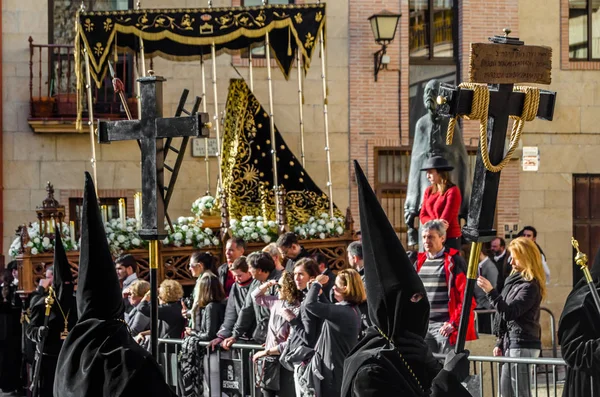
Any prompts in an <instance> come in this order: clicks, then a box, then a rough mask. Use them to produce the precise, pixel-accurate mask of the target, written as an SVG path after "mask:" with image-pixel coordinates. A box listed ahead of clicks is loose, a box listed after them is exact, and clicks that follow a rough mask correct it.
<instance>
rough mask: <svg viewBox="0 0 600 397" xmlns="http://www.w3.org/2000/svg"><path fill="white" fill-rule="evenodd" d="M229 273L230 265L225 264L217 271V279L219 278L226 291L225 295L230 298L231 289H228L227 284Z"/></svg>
mask: <svg viewBox="0 0 600 397" xmlns="http://www.w3.org/2000/svg"><path fill="white" fill-rule="evenodd" d="M227 272H229V265H227V262H225V263H223V264H222V265H221V266H219V269H218V271H217V273H218V274H217V277H218V278H219V281H220V282H221V285H222V286H223V289H224V290H225V295H226V296H229V292H230V291H231V288H232V287H233V286H231V287H229V289H227V287H226V285H225V283H227Z"/></svg>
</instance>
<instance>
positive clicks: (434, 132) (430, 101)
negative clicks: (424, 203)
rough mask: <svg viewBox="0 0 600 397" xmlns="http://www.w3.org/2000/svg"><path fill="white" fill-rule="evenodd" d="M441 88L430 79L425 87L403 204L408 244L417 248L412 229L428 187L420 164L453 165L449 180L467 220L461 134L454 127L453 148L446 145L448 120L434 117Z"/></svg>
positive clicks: (468, 188) (468, 185) (468, 184)
mask: <svg viewBox="0 0 600 397" xmlns="http://www.w3.org/2000/svg"><path fill="white" fill-rule="evenodd" d="M439 88H440V82H439V81H438V80H430V81H429V82H428V83H427V85H426V86H425V91H424V93H423V101H424V103H425V108H426V109H427V114H426V115H424V116H422V117H421V118H420V119H419V120H418V121H417V124H416V126H415V136H414V141H413V147H412V153H411V161H410V171H409V174H408V186H407V189H406V201H405V203H404V219H405V221H406V226H407V227H408V245H409V246H411V245H417V244H418V243H419V241H420V239H419V238H418V235H417V234H418V232H417V231H418V229H419V228H418V227H417V228H415V225H414V219H415V218H416V217H418V216H419V211H420V209H421V200H422V199H423V194H424V192H425V189H427V187H428V186H429V182H428V181H427V176H426V174H425V172H423V171H421V168H422V165H423V163H425V161H426V160H427V159H428V158H430V157H433V156H442V157H444V158H445V159H446V160H448V162H449V163H450V164H451V165H452V166H454V170H453V171H452V173H451V175H452V181H453V182H454V183H456V185H457V186H458V188H459V189H460V193H461V195H462V204H461V208H460V213H459V216H460V218H466V216H467V212H468V208H469V200H470V196H471V194H470V193H471V182H470V181H469V180H468V175H469V169H468V157H467V149H466V148H465V144H464V142H463V137H462V132H461V130H460V128H459V126H458V125H457V126H456V129H455V132H454V140H453V142H452V145H450V146H447V145H446V132H447V130H448V119H447V118H444V117H440V116H438V114H437V102H436V99H437V96H438V91H439Z"/></svg>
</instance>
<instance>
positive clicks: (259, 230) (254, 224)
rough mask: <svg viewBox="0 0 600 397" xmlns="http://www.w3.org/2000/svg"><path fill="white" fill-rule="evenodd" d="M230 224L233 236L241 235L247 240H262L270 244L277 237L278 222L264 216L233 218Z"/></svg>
mask: <svg viewBox="0 0 600 397" xmlns="http://www.w3.org/2000/svg"><path fill="white" fill-rule="evenodd" d="M229 224H230V228H231V232H232V234H233V236H235V237H241V238H243V239H244V240H246V241H247V242H249V241H261V242H263V243H266V244H268V243H270V242H271V241H273V240H275V239H277V224H276V223H275V222H274V221H269V220H266V219H265V218H263V217H262V216H251V215H246V216H243V217H242V220H241V221H238V220H237V219H231V220H230V222H229Z"/></svg>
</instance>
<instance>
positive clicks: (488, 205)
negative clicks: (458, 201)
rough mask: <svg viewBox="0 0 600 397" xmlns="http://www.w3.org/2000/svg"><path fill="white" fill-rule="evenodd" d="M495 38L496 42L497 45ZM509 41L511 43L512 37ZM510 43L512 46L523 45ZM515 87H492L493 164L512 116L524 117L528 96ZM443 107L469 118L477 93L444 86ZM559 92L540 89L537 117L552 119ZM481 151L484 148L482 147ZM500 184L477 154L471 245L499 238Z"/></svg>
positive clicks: (444, 112)
mask: <svg viewBox="0 0 600 397" xmlns="http://www.w3.org/2000/svg"><path fill="white" fill-rule="evenodd" d="M496 38H497V40H500V41H499V42H497V43H506V38H505V37H500V36H496ZM494 40H495V39H492V41H493V42H496V41H494ZM508 40H511V39H510V38H509V39H508ZM514 40H517V41H516V42H515V41H513V42H510V41H509V42H508V43H509V44H516V43H520V44H521V45H522V44H523V42H521V41H518V39H514ZM513 87H514V84H496V85H490V86H489V90H490V102H489V109H488V124H487V134H488V148H489V158H490V162H491V163H492V164H498V163H500V161H502V159H503V157H504V144H505V140H506V130H507V127H508V120H509V116H521V114H522V111H523V104H524V102H525V94H524V93H522V92H514V91H513ZM440 98H443V99H442V102H443V104H442V105H441V106H440V108H439V114H440V115H442V116H446V117H455V116H456V115H468V114H470V113H471V104H472V100H473V91H471V90H468V89H461V88H459V87H453V86H449V85H446V84H442V85H441V86H440V91H439V97H438V101H439V99H440ZM555 101H556V92H552V91H546V90H540V105H539V108H538V112H537V118H540V119H543V120H549V121H551V120H552V117H553V114H554V104H555ZM480 149H481V148H480ZM499 185H500V172H491V171H488V170H487V169H486V168H485V165H484V164H483V160H482V157H481V150H478V151H477V159H476V163H475V172H474V175H473V186H472V188H471V201H470V203H469V215H468V217H467V225H466V226H465V227H464V228H463V235H464V237H465V238H466V240H467V241H469V242H486V241H491V240H492V239H494V238H495V237H496V230H494V215H495V213H496V201H497V198H498V187H499Z"/></svg>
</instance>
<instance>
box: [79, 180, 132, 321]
mask: <svg viewBox="0 0 600 397" xmlns="http://www.w3.org/2000/svg"><path fill="white" fill-rule="evenodd" d="M79 252H80V253H79V278H78V282H77V312H78V314H79V321H80V322H81V321H84V320H87V319H90V318H96V319H99V320H110V319H115V318H122V317H123V310H124V306H123V298H122V292H121V288H120V285H119V279H118V278H117V273H116V271H115V264H114V263H113V259H112V256H111V254H110V250H109V248H108V241H107V239H106V232H105V230H104V224H103V222H102V216H101V215H100V207H98V199H97V198H96V190H95V188H94V182H93V181H92V177H91V176H90V174H89V173H87V172H86V173H85V188H84V192H83V209H82V218H81V247H80V251H79Z"/></svg>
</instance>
